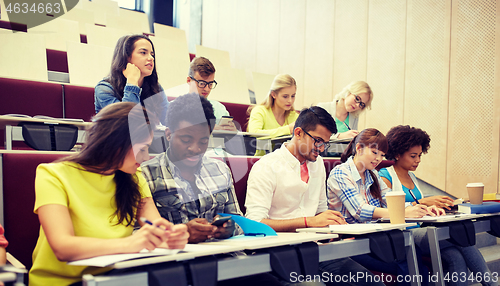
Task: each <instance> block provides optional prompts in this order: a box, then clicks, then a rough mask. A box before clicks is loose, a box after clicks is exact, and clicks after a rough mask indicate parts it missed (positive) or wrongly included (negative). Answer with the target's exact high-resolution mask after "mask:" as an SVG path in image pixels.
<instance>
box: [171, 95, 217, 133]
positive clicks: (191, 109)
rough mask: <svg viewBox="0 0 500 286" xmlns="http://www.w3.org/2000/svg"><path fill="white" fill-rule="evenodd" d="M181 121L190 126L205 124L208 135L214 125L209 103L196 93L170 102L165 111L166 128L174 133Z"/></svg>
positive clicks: (212, 110)
mask: <svg viewBox="0 0 500 286" xmlns="http://www.w3.org/2000/svg"><path fill="white" fill-rule="evenodd" d="M181 121H187V122H189V123H192V124H201V123H206V124H208V126H209V127H210V133H212V128H213V127H214V125H215V115H214V109H213V107H212V104H211V103H210V101H208V100H207V99H206V98H204V97H203V96H200V95H198V94H197V93H188V94H185V95H182V96H179V97H177V98H176V99H175V100H174V101H172V102H170V104H169V105H168V109H167V122H166V124H167V127H168V128H169V129H170V131H171V132H175V130H177V128H178V127H179V123H180V122H181Z"/></svg>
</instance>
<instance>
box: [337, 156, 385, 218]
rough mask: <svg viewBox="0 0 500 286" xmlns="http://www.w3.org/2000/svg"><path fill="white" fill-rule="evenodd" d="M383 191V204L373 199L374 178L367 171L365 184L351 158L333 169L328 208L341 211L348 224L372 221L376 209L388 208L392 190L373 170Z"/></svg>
mask: <svg viewBox="0 0 500 286" xmlns="http://www.w3.org/2000/svg"><path fill="white" fill-rule="evenodd" d="M373 172H374V173H375V176H376V177H377V179H378V182H379V185H380V189H381V190H382V203H381V202H380V201H379V200H378V199H376V198H374V197H373V195H372V194H371V192H370V186H371V185H372V184H373V178H372V176H371V175H370V173H369V171H368V170H365V183H364V184H363V180H362V179H361V176H360V175H359V172H358V169H357V168H356V165H355V164H354V161H353V160H352V157H349V159H347V161H346V162H345V163H343V164H340V165H338V166H336V167H335V168H333V170H332V171H331V172H330V176H329V177H328V180H327V184H328V208H329V209H331V210H335V211H339V212H340V213H342V215H343V216H344V218H345V220H346V221H347V222H348V223H360V222H367V221H370V220H372V217H373V211H374V210H375V208H382V207H386V206H387V205H386V201H385V194H386V193H387V191H389V190H390V189H389V188H388V187H387V185H386V184H385V183H384V181H382V179H381V178H380V176H379V175H378V172H377V171H376V170H373Z"/></svg>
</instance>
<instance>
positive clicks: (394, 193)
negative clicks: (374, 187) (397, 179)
mask: <svg viewBox="0 0 500 286" xmlns="http://www.w3.org/2000/svg"><path fill="white" fill-rule="evenodd" d="M385 196H386V197H392V196H406V194H405V192H398V191H390V192H387V193H386V194H385Z"/></svg>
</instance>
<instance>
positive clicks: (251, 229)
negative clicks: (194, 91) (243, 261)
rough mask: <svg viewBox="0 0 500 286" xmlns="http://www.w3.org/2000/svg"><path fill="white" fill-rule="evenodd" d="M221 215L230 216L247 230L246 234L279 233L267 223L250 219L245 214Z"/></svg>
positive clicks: (272, 234) (266, 234) (264, 234)
mask: <svg viewBox="0 0 500 286" xmlns="http://www.w3.org/2000/svg"><path fill="white" fill-rule="evenodd" d="M219 215H220V216H230V217H231V218H232V219H233V220H234V222H235V223H237V224H238V225H239V226H240V227H241V229H242V230H243V231H244V232H245V235H251V236H277V235H278V234H277V233H276V231H274V229H272V228H271V227H270V226H268V225H267V224H264V223H261V222H258V221H254V220H251V219H248V218H246V217H243V216H239V215H233V214H226V213H219Z"/></svg>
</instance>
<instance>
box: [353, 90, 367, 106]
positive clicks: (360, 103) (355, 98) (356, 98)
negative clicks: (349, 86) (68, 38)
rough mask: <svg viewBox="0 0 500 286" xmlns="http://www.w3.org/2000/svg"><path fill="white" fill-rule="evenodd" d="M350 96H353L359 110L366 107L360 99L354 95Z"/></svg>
mask: <svg viewBox="0 0 500 286" xmlns="http://www.w3.org/2000/svg"><path fill="white" fill-rule="evenodd" d="M352 95H354V100H356V103H359V108H361V109H364V108H365V107H366V104H364V103H363V102H362V101H361V97H359V96H358V95H357V94H354V93H352Z"/></svg>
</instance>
